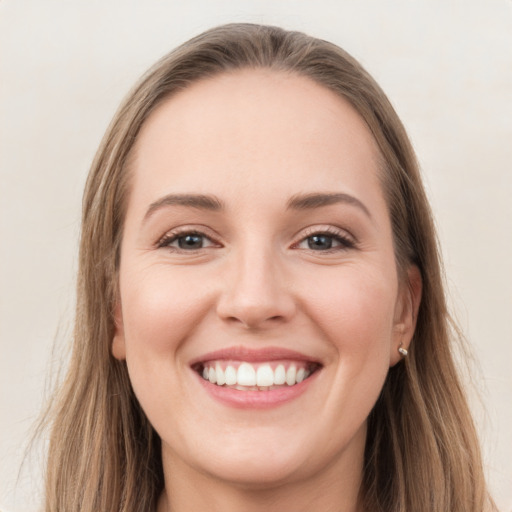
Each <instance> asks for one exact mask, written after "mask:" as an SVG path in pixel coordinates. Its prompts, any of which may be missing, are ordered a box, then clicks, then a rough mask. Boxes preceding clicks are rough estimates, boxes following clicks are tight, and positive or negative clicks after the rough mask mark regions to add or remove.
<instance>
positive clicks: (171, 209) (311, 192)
mask: <svg viewBox="0 0 512 512" xmlns="http://www.w3.org/2000/svg"><path fill="white" fill-rule="evenodd" d="M131 171H132V173H133V174H132V182H131V195H130V198H129V203H128V208H127V214H126V219H125V227H124V233H123V242H122V248H121V264H120V276H119V285H120V301H119V304H118V307H117V310H116V323H117V325H116V334H115V338H114V342H113V353H114V355H115V356H116V357H117V358H119V359H126V362H127V365H128V370H129V374H130V378H131V381H132V384H133V388H134V390H135V393H136V395H137V397H138V399H139V401H140V404H141V406H142V408H143V409H144V411H145V413H146V414H147V417H148V418H149V420H150V422H151V423H152V425H153V426H154V428H155V429H156V431H157V432H158V434H159V435H160V436H161V439H162V446H163V460H164V465H165V466H166V467H171V468H173V469H174V470H176V468H181V469H182V470H183V471H187V472H188V474H190V475H194V474H196V475H199V474H201V475H203V477H204V476H205V475H206V476H212V477H215V478H217V479H219V478H220V479H221V480H224V481H229V482H237V483H239V484H246V485H253V484H254V485H262V484H263V485H265V484H270V483H276V482H291V481H299V480H301V481H304V479H305V478H306V479H307V478H313V477H314V476H315V475H318V474H321V473H322V472H324V471H327V470H330V469H332V470H333V471H336V472H338V473H339V471H342V470H343V468H345V469H346V468H350V469H351V470H352V471H354V469H355V468H358V469H360V468H361V464H362V458H363V450H364V444H365V436H366V420H367V417H368V414H369V412H370V410H371V409H372V407H373V405H374V403H375V401H376V400H377V397H378V395H379V393H380V391H381V388H382V385H383V383H384V379H385V377H386V374H387V371H388V369H389V367H390V365H393V364H394V363H396V362H397V360H398V358H399V354H398V352H397V349H398V347H399V344H400V343H403V344H404V345H407V344H408V342H409V340H410V337H411V335H412V330H413V328H414V325H413V316H414V315H413V313H412V311H411V306H410V300H409V299H410V297H409V295H408V292H407V291H406V290H407V286H405V285H403V286H402V285H401V284H400V283H399V280H398V277H397V270H396V265H395V257H394V253H393V242H392V232H391V227H390V220H389V216H388V209H387V206H386V202H385V200H384V195H383V191H382V189H381V185H380V182H379V169H378V165H377V149H376V147H375V144H374V142H373V139H372V137H371V135H370V133H369V130H368V129H367V127H366V125H365V124H364V122H363V121H362V120H361V118H360V117H359V115H358V114H357V113H356V112H355V110H354V109H353V108H352V107H351V106H350V105H349V104H348V103H347V102H346V101H344V100H343V99H341V98H340V97H338V96H337V95H335V94H334V93H333V92H331V91H329V90H327V89H325V88H323V87H321V86H319V85H317V84H315V83H313V82H312V81H310V80H308V79H306V78H302V77H297V76H294V75H290V74H283V73H278V72H272V71H268V70H245V71H238V72H235V73H231V74H225V75H222V76H218V77H215V78H213V79H209V80H205V81H202V82H199V83H196V84H194V85H192V86H190V87H189V88H188V89H186V90H185V91H183V92H181V93H179V94H177V95H176V96H175V97H173V98H171V99H169V100H167V101H165V102H164V103H163V104H162V105H161V106H159V108H158V109H157V110H156V111H155V112H154V113H153V114H152V115H151V117H150V118H149V120H148V121H147V122H146V123H145V125H144V127H143V129H142V131H141V133H140V135H139V138H138V141H137V144H136V151H135V157H134V160H133V163H132V167H131ZM356 473H357V471H356Z"/></svg>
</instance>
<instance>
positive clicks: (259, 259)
mask: <svg viewBox="0 0 512 512" xmlns="http://www.w3.org/2000/svg"><path fill="white" fill-rule="evenodd" d="M232 256H233V257H232V258H230V259H229V260H230V261H229V262H228V263H227V264H228V265H229V266H230V267H231V268H230V271H229V272H228V275H229V279H226V281H225V283H224V285H223V286H224V287H223V293H222V297H221V298H220V300H219V305H218V313H219V315H220V316H221V317H223V318H224V319H228V320H231V321H235V320H236V321H237V322H239V323H241V324H243V325H244V326H246V327H250V328H256V327H261V326H262V325H263V324H264V323H265V322H267V321H271V320H272V321H273V322H276V321H281V322H283V321H286V320H287V319H289V318H290V316H291V315H292V314H293V311H294V307H295V306H294V301H293V298H292V296H291V294H290V291H289V290H288V289H287V287H286V283H285V279H284V275H283V267H282V264H281V258H280V257H279V255H278V254H276V252H275V250H273V247H272V245H271V243H269V241H268V240H267V241H266V243H262V242H261V241H259V242H258V241H257V240H248V241H246V243H244V244H241V245H240V246H239V247H238V248H236V249H235V250H234V251H233V255H232Z"/></svg>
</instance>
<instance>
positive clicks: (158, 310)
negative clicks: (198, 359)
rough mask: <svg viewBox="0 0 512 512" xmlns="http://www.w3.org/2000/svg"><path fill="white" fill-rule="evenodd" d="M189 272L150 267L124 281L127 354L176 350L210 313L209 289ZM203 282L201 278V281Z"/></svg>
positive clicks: (122, 286) (123, 303)
mask: <svg viewBox="0 0 512 512" xmlns="http://www.w3.org/2000/svg"><path fill="white" fill-rule="evenodd" d="M188 274H189V273H188V272H179V271H178V272H171V271H170V270H169V269H166V268H165V267H163V268H162V269H157V268H154V267H150V268H147V269H141V270H139V271H138V272H132V273H130V274H126V275H125V276H124V279H122V281H121V297H122V309H123V324H124V328H125V338H126V348H127V355H128V354H129V352H130V351H135V350H139V349H144V352H145V353H146V354H147V355H150V354H151V353H153V354H154V353H166V352H168V351H169V350H176V349H177V348H178V346H179V345H180V342H181V340H183V339H184V338H186V336H187V335H188V334H189V333H190V332H191V330H193V328H194V326H195V325H196V324H197V322H198V319H199V318H200V317H201V316H203V315H204V314H205V313H206V311H207V310H208V304H209V302H210V301H209V297H208V293H207V290H205V288H204V287H201V286H199V283H198V282H197V279H191V277H192V276H190V275H188ZM199 281H200V279H199Z"/></svg>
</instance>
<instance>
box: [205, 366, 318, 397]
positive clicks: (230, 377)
mask: <svg viewBox="0 0 512 512" xmlns="http://www.w3.org/2000/svg"><path fill="white" fill-rule="evenodd" d="M256 366H257V368H255V367H254V366H253V365H252V364H250V363H246V362H243V363H240V365H239V366H238V369H237V368H236V363H235V364H234V365H233V364H228V365H227V366H225V367H224V368H223V367H222V365H221V363H220V362H218V361H217V362H215V363H214V362H212V363H210V364H207V365H205V366H204V368H203V370H202V375H203V378H204V379H205V380H208V381H209V382H211V383H212V384H217V385H218V386H224V385H226V386H230V387H233V388H234V389H239V390H244V391H268V390H272V389H276V388H278V387H280V386H284V385H288V386H294V385H295V384H298V383H300V382H302V381H303V380H304V379H307V378H308V377H309V375H310V373H311V372H310V371H309V370H308V369H307V368H304V367H303V366H302V365H301V366H300V367H299V368H298V369H297V366H296V365H295V364H291V365H290V366H289V367H288V368H285V364H278V365H277V367H275V369H272V366H271V365H270V364H269V363H264V364H259V365H256Z"/></svg>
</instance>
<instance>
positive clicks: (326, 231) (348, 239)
mask: <svg viewBox="0 0 512 512" xmlns="http://www.w3.org/2000/svg"><path fill="white" fill-rule="evenodd" d="M313 235H329V236H332V237H333V238H337V239H338V240H340V241H342V242H344V244H345V246H344V247H337V248H333V249H328V250H325V251H318V252H319V253H320V252H324V253H327V252H329V251H337V250H340V249H341V250H343V249H349V248H353V247H356V246H357V245H358V241H357V239H356V237H355V236H353V235H352V234H351V233H350V232H348V231H347V230H346V229H343V228H339V227H337V226H333V225H315V226H308V227H307V228H305V229H303V230H302V231H300V232H299V233H298V234H297V236H296V237H295V238H296V239H297V241H296V242H294V243H293V244H292V248H298V247H297V246H298V245H299V244H301V243H302V242H304V241H305V240H306V239H307V238H309V237H311V236H313Z"/></svg>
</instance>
